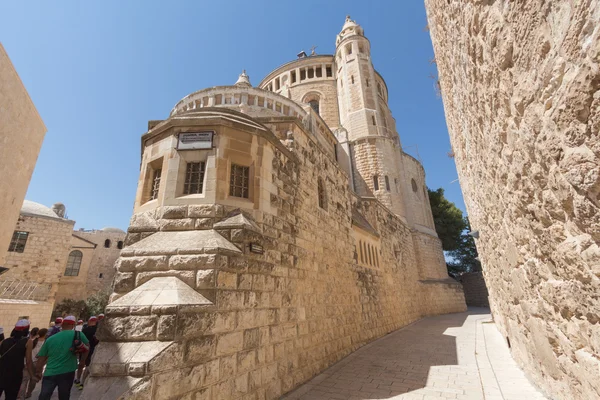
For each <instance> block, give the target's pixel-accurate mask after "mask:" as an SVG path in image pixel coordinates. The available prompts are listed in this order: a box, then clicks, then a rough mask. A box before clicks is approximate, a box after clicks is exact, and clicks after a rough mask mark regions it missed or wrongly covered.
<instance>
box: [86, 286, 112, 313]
mask: <svg viewBox="0 0 600 400" xmlns="http://www.w3.org/2000/svg"><path fill="white" fill-rule="evenodd" d="M109 296H110V292H109V291H106V290H104V291H102V292H98V293H96V294H93V295H91V296H90V297H88V298H87V299H86V301H85V305H86V311H87V312H88V316H87V317H88V318H89V317H91V316H92V315H98V314H101V313H104V310H105V309H106V306H107V305H108V297H109Z"/></svg>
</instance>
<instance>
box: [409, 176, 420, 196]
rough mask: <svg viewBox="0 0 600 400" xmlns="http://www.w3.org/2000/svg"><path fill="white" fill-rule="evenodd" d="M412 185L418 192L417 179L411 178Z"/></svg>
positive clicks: (414, 190)
mask: <svg viewBox="0 0 600 400" xmlns="http://www.w3.org/2000/svg"><path fill="white" fill-rule="evenodd" d="M410 185H411V186H412V190H413V192H415V193H417V190H418V189H419V188H418V187H417V181H415V180H414V179H411V180H410Z"/></svg>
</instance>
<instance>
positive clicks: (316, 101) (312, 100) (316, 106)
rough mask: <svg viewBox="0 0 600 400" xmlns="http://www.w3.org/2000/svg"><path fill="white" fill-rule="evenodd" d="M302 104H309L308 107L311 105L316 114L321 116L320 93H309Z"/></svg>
mask: <svg viewBox="0 0 600 400" xmlns="http://www.w3.org/2000/svg"><path fill="white" fill-rule="evenodd" d="M302 102H303V103H308V105H310V108H312V109H313V111H314V112H316V113H317V114H319V115H320V112H321V108H320V103H321V95H320V94H319V93H314V92H313V93H308V94H307V95H306V96H304V99H303V100H302Z"/></svg>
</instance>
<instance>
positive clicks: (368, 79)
mask: <svg viewBox="0 0 600 400" xmlns="http://www.w3.org/2000/svg"><path fill="white" fill-rule="evenodd" d="M366 83H367V87H369V78H367V81H366Z"/></svg>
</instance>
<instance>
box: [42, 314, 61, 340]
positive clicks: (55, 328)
mask: <svg viewBox="0 0 600 400" xmlns="http://www.w3.org/2000/svg"><path fill="white" fill-rule="evenodd" d="M62 323H63V319H62V318H61V317H57V318H56V320H54V326H53V327H52V328H50V330H49V331H48V335H47V336H46V339H48V338H49V337H50V336H52V335H56V334H57V333H58V332H60V330H61V329H62Z"/></svg>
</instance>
